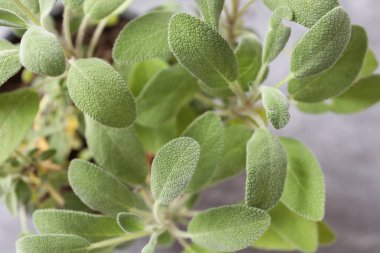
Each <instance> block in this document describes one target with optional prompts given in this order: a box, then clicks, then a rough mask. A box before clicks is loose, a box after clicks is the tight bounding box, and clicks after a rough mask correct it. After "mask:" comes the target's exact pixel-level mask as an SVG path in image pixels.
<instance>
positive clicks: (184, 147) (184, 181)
mask: <svg viewBox="0 0 380 253" xmlns="http://www.w3.org/2000/svg"><path fill="white" fill-rule="evenodd" d="M199 157H200V146H199V144H198V142H197V141H195V140H194V139H192V138H189V137H181V138H177V139H174V140H172V141H170V142H169V143H167V144H166V145H165V146H163V147H162V148H161V149H160V150H159V151H158V153H157V155H156V157H155V159H154V160H153V163H152V184H151V190H152V193H153V197H154V199H155V200H156V201H158V202H160V203H161V204H164V205H168V204H170V203H171V202H172V201H173V200H174V199H175V198H177V197H178V196H179V195H180V194H182V192H183V191H184V190H185V188H186V186H187V185H188V183H189V182H190V180H191V177H192V176H193V174H194V171H195V169H196V167H197V163H198V160H199Z"/></svg>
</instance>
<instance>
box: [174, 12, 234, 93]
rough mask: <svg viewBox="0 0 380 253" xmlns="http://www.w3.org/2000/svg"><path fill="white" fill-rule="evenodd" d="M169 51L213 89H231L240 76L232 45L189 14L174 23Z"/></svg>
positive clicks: (175, 18)
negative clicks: (230, 86) (233, 82)
mask: <svg viewBox="0 0 380 253" xmlns="http://www.w3.org/2000/svg"><path fill="white" fill-rule="evenodd" d="M169 47H170V50H171V51H172V52H173V53H174V55H175V57H176V58H177V60H178V61H179V63H181V64H182V65H183V66H184V67H185V68H186V69H187V70H188V71H189V72H190V73H191V74H193V75H194V76H195V77H197V78H198V79H200V80H201V81H203V82H204V83H205V84H207V85H208V86H210V87H211V88H228V87H229V83H230V82H231V81H234V80H236V78H237V76H238V63H237V60H236V57H235V54H234V52H233V51H232V49H231V48H230V46H229V44H228V42H227V41H225V40H224V39H223V38H222V37H221V36H220V35H219V34H218V32H216V31H214V30H213V29H212V28H211V27H210V26H209V25H207V24H205V23H204V22H202V21H201V20H199V19H197V18H195V17H192V16H190V15H188V14H185V13H181V14H177V15H175V16H173V17H172V19H171V20H170V24H169Z"/></svg>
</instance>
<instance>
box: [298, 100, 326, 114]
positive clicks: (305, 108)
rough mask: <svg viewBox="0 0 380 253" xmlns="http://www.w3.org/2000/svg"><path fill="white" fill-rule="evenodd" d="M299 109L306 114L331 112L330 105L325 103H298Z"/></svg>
mask: <svg viewBox="0 0 380 253" xmlns="http://www.w3.org/2000/svg"><path fill="white" fill-rule="evenodd" d="M297 108H298V109H299V110H300V111H301V112H304V113H310V114H321V113H325V112H328V111H330V105H328V104H326V103H325V102H319V103H302V102H297Z"/></svg>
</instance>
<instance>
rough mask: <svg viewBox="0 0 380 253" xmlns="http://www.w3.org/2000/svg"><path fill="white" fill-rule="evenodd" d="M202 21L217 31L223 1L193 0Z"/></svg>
mask: <svg viewBox="0 0 380 253" xmlns="http://www.w3.org/2000/svg"><path fill="white" fill-rule="evenodd" d="M195 2H196V3H197V6H198V9H199V11H200V12H201V15H202V17H203V19H204V21H205V22H206V23H207V24H209V25H210V26H211V27H212V28H213V29H214V30H216V31H218V30H219V19H220V14H221V13H222V11H223V6H224V0H212V1H210V0H195Z"/></svg>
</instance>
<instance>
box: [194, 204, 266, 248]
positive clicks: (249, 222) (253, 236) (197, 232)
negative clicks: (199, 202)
mask: <svg viewBox="0 0 380 253" xmlns="http://www.w3.org/2000/svg"><path fill="white" fill-rule="evenodd" d="M269 225H270V217H269V215H268V214H267V213H266V212H265V211H263V210H260V209H257V208H253V207H248V206H243V205H233V206H223V207H218V208H212V209H209V210H207V211H205V212H202V213H200V214H198V215H196V216H195V217H194V218H193V219H192V220H191V221H190V223H189V227H188V230H189V233H190V236H191V239H192V240H193V241H194V242H195V243H196V244H199V245H200V246H202V247H204V248H206V249H209V250H215V251H238V250H241V249H244V248H247V247H248V246H250V245H252V243H253V242H254V241H256V240H257V239H259V238H260V237H261V236H262V235H263V234H264V233H265V231H266V230H267V229H268V227H269Z"/></svg>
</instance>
